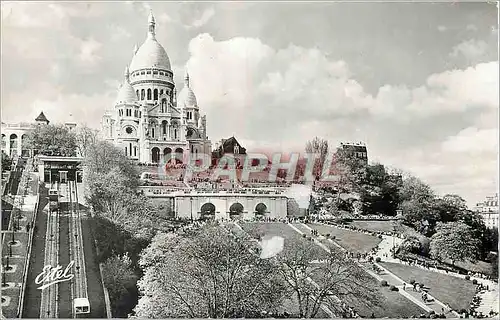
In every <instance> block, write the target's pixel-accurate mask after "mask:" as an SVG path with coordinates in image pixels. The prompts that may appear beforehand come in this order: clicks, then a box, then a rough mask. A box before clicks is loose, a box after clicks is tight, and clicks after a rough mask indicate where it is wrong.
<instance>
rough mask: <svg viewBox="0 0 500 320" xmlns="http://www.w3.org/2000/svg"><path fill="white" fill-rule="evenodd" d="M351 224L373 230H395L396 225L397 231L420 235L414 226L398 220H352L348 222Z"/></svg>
mask: <svg viewBox="0 0 500 320" xmlns="http://www.w3.org/2000/svg"><path fill="white" fill-rule="evenodd" d="M348 224H349V225H350V226H353V227H356V228H359V229H363V230H367V231H372V232H393V231H394V228H393V227H394V226H395V227H396V232H397V233H400V234H402V233H406V234H409V235H415V236H416V235H418V232H417V231H415V230H413V229H412V228H410V227H408V226H405V225H403V224H402V223H401V222H398V221H380V220H365V221H352V222H350V223H348Z"/></svg>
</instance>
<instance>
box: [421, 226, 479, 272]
mask: <svg viewBox="0 0 500 320" xmlns="http://www.w3.org/2000/svg"><path fill="white" fill-rule="evenodd" d="M479 246H480V241H479V240H478V239H477V238H475V237H474V234H473V231H472V229H471V227H469V226H468V225H466V224H465V223H463V222H449V223H441V222H440V223H438V225H437V227H436V233H435V234H434V235H433V236H432V238H431V250H430V251H431V252H430V253H431V256H432V257H434V258H436V259H439V260H442V261H445V260H451V263H452V264H454V263H455V262H456V261H471V262H475V261H476V260H477V257H478V249H479Z"/></svg>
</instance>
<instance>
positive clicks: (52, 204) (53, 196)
mask: <svg viewBox="0 0 500 320" xmlns="http://www.w3.org/2000/svg"><path fill="white" fill-rule="evenodd" d="M49 208H50V211H51V212H52V211H57V210H59V187H58V184H57V182H56V183H54V184H53V185H52V186H51V188H50V190H49Z"/></svg>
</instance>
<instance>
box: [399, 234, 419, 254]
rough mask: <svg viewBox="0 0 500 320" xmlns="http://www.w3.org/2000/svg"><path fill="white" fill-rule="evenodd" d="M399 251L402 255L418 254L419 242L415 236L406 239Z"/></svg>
mask: <svg viewBox="0 0 500 320" xmlns="http://www.w3.org/2000/svg"><path fill="white" fill-rule="evenodd" d="M399 251H400V252H401V253H403V254H408V253H415V254H419V253H420V241H419V240H418V238H417V237H415V236H412V237H408V238H406V239H405V240H404V241H403V243H401V245H400V246H399Z"/></svg>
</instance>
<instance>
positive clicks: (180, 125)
mask: <svg viewBox="0 0 500 320" xmlns="http://www.w3.org/2000/svg"><path fill="white" fill-rule="evenodd" d="M155 27H156V23H155V18H154V16H153V14H152V13H150V15H149V18H148V34H147V38H146V40H145V41H144V43H143V44H142V45H141V46H140V47H139V48H138V49H137V47H136V48H134V54H133V58H132V61H131V63H130V65H129V66H127V67H126V68H125V73H124V79H123V84H122V85H121V86H120V88H119V90H118V95H117V98H116V101H115V103H114V107H113V109H112V110H110V111H107V112H106V113H105V114H104V116H103V119H102V134H103V137H104V138H105V139H106V140H108V141H111V142H112V143H113V144H115V145H116V146H118V147H119V148H121V149H122V150H123V152H125V154H126V155H127V156H128V157H130V158H131V159H133V160H137V161H138V162H141V163H182V162H184V161H185V160H184V159H186V156H187V155H188V154H189V153H192V154H193V153H194V154H196V153H204V154H210V153H211V148H212V146H211V142H210V140H209V139H208V136H207V121H206V116H205V115H203V116H201V115H200V109H199V107H198V103H197V101H196V96H195V94H194V92H193V90H192V89H191V86H190V83H189V75H188V73H187V71H186V75H185V80H184V87H183V88H182V90H181V91H180V92H179V94H177V90H176V86H175V83H174V74H173V72H172V68H171V66H170V59H169V57H168V55H167V52H166V51H165V49H164V48H163V46H162V45H161V44H160V43H159V42H158V41H157V40H156V37H155Z"/></svg>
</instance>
